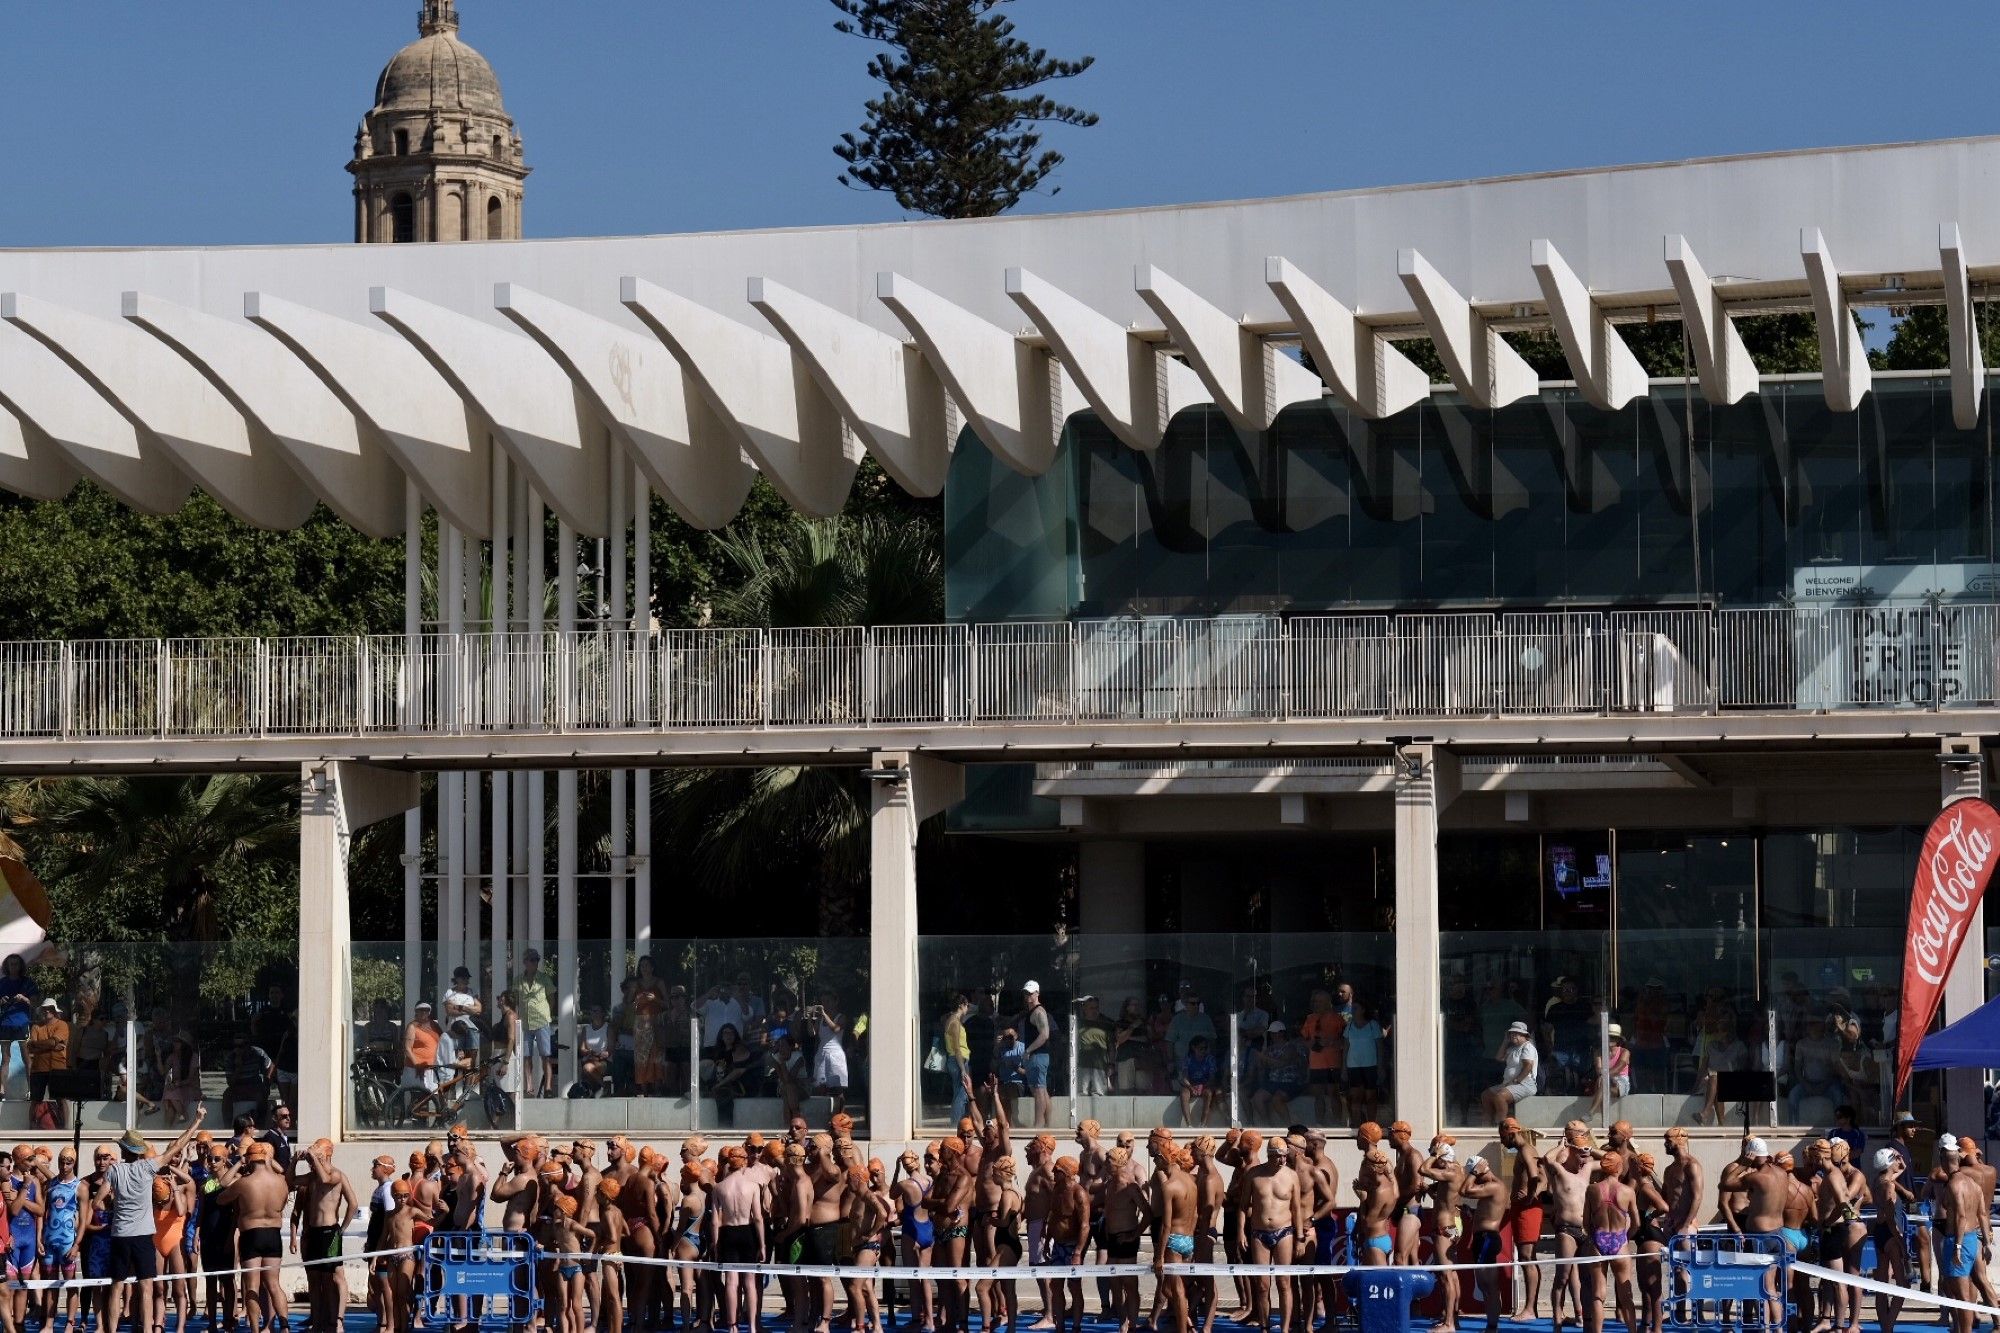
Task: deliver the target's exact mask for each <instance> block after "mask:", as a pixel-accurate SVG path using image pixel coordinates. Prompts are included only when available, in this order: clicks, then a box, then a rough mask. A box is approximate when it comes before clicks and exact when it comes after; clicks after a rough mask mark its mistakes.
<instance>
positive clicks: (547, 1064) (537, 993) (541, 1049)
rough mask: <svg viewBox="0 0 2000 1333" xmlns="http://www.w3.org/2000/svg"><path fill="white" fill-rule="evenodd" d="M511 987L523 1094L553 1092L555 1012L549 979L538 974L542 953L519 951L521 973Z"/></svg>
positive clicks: (542, 1094) (529, 1095)
mask: <svg viewBox="0 0 2000 1333" xmlns="http://www.w3.org/2000/svg"><path fill="white" fill-rule="evenodd" d="M509 989H511V990H512V991H513V992H514V1000H515V1003H516V1004H518V1005H519V1006H520V1017H521V1046H522V1050H523V1053H524V1057H525V1058H524V1060H523V1064H524V1068H523V1069H522V1071H521V1072H522V1074H523V1076H524V1077H523V1080H522V1083H521V1095H522V1096H523V1097H553V1096H555V1095H556V1016H555V1006H554V1004H553V1003H552V1002H551V997H550V995H549V983H548V982H547V981H546V980H545V979H544V978H543V976H542V956H541V954H539V953H537V952H536V951H535V950H533V949H530V950H528V951H527V952H526V953H524V954H522V955H521V975H520V976H519V977H517V978H516V979H515V981H514V984H513V986H511V987H510V988H509Z"/></svg>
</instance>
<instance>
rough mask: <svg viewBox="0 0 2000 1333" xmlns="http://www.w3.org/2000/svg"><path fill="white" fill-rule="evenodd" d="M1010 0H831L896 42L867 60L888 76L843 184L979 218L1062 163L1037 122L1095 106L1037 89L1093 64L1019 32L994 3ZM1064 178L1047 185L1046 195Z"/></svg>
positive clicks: (874, 72) (859, 27) (854, 29)
mask: <svg viewBox="0 0 2000 1333" xmlns="http://www.w3.org/2000/svg"><path fill="white" fill-rule="evenodd" d="M1008 2H1009V0H832V3H833V6H834V8H836V9H838V10H839V11H840V12H841V13H842V14H844V15H845V16H846V17H845V18H842V19H840V20H839V21H837V22H836V23H835V24H834V25H833V26H834V27H835V28H836V29H838V30H839V31H841V32H844V33H847V34H848V35H850V36H854V37H860V38H863V39H865V40H867V41H871V42H879V43H881V44H882V45H883V46H886V47H887V48H889V49H888V50H886V51H883V52H881V53H879V54H877V55H876V56H875V57H874V58H873V59H871V60H870V61H869V62H868V73H869V74H870V76H872V77H873V78H874V79H876V80H877V81H878V82H880V83H881V84H882V86H883V89H884V91H883V93H882V95H881V96H880V97H877V98H874V99H872V100H870V101H869V103H868V105H867V112H868V117H867V119H866V120H865V121H864V122H863V123H862V126H861V129H860V132H859V133H858V134H843V135H841V136H840V142H839V143H838V144H835V145H834V149H833V151H834V154H835V156H837V157H839V158H840V160H841V161H843V162H845V163H847V170H845V171H843V172H841V174H840V182H841V184H843V185H846V186H849V187H850V188H853V189H864V190H885V191H888V192H889V193H891V194H893V195H895V197H896V202H897V203H899V204H901V205H902V206H903V207H904V208H906V209H908V210H910V211H911V212H912V213H922V214H925V215H927V216H929V217H939V218H982V217H992V216H994V215H995V214H998V213H1004V212H1006V211H1007V210H1008V209H1010V208H1012V207H1013V206H1014V205H1015V204H1017V203H1019V202H1020V201H1021V197H1022V196H1023V195H1026V194H1030V193H1033V192H1034V191H1035V190H1036V189H1038V188H1039V187H1040V186H1041V185H1042V183H1043V182H1044V181H1045V180H1047V179H1048V177H1049V174H1050V173H1051V172H1053V171H1054V170H1055V169H1056V168H1057V167H1058V166H1060V165H1061V164H1062V161H1063V155H1062V154H1061V153H1059V152H1056V151H1055V150H1054V149H1044V148H1043V147H1042V134H1041V130H1040V129H1039V128H1038V127H1039V126H1042V125H1046V124H1059V125H1075V126H1089V125H1095V124H1096V123H1097V116H1096V115H1095V114H1094V113H1092V112H1088V111H1081V110H1078V109H1077V108H1076V107H1073V106H1068V105H1065V104H1063V103H1060V102H1057V101H1055V100H1054V99H1053V98H1050V97H1047V96H1045V95H1043V94H1041V93H1038V92H1035V91H1034V90H1035V89H1037V88H1039V87H1040V86H1041V85H1043V84H1045V83H1048V82H1050V81H1051V80H1055V79H1069V78H1074V77H1076V76H1077V75H1079V74H1081V73H1083V72H1084V71H1085V70H1087V69H1089V68H1090V66H1091V64H1092V63H1093V62H1094V59H1095V57H1092V56H1085V57H1083V58H1082V59H1081V60H1059V59H1056V58H1054V57H1052V56H1050V55H1049V53H1048V52H1047V51H1044V50H1041V49H1040V48H1037V47H1031V46H1029V45H1028V44H1027V43H1026V42H1024V41H1022V40H1021V39H1020V38H1018V37H1016V36H1015V35H1014V25H1013V23H1012V21H1010V20H1009V19H1007V18H1006V17H1005V16H1004V15H1002V14H998V13H995V12H994V11H995V10H996V9H997V8H998V7H999V6H1001V5H1003V4H1006V3H1008ZM1056 189H1057V187H1054V186H1051V187H1050V189H1049V193H1050V194H1054V193H1056Z"/></svg>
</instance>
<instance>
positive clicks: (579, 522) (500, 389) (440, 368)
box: [368, 287, 609, 537]
mask: <svg viewBox="0 0 2000 1333" xmlns="http://www.w3.org/2000/svg"><path fill="white" fill-rule="evenodd" d="M368 308H369V311H370V312H371V313H372V314H374V315H375V317H376V318H377V319H380V320H381V321H382V322H383V323H385V324H387V325H389V327H391V328H393V329H395V330H396V331H397V332H399V333H401V334H402V335H403V336H404V337H405V338H407V339H409V341H410V345H411V346H412V347H415V348H416V349H417V350H418V351H419V352H421V353H423V356H424V359H425V360H427V361H429V362H430V364H431V368H432V369H434V370H436V371H437V373H438V374H439V375H441V376H443V377H444V379H445V382H446V383H448V384H450V385H451V387H452V389H453V390H454V391H455V392H456V393H457V394H458V396H459V397H461V398H463V399H464V400H465V401H466V402H468V403H470V404H471V405H472V406H473V407H474V408H475V409H476V410H477V411H478V412H479V414H480V416H482V417H484V418H485V419H486V421H487V422H489V423H490V424H491V425H492V427H493V434H494V438H495V440H496V441H497V442H498V443H499V444H500V446H501V447H502V448H503V449H505V450H506V451H507V453H508V456H509V457H511V458H513V459H514V461H516V462H518V463H519V464H520V465H521V467H522V468H523V469H524V470H525V471H526V473H527V475H528V476H529V477H530V478H531V479H533V481H534V485H535V489H536V490H537V491H539V492H540V493H541V496H542V499H543V500H544V501H546V502H547V504H548V506H549V508H551V509H553V510H555V511H556V515H557V517H559V518H561V519H562V520H563V522H565V523H567V524H569V525H570V526H571V527H573V528H575V529H576V530H577V531H578V532H579V533H581V534H583V535H584V536H586V537H601V536H603V535H604V534H605V533H606V532H608V531H609V527H608V524H607V518H606V515H607V511H606V508H605V496H604V486H603V479H604V468H605V461H604V460H605V439H604V436H605V432H604V429H603V424H602V423H601V422H599V421H598V420H597V414H596V413H595V412H594V411H593V410H592V409H591V407H590V404H589V402H588V400H587V399H586V398H585V397H584V396H583V394H582V393H581V392H580V391H579V390H578V389H577V387H576V385H575V384H574V383H573V382H572V381H571V380H570V377H569V376H568V375H566V374H564V373H563V369H562V367H560V366H558V365H557V364H556V363H555V362H554V361H552V360H550V359H549V356H548V354H547V353H546V352H544V351H543V350H542V349H541V346H540V345H539V344H537V343H536V342H535V341H534V340H533V339H532V338H524V337H519V336H516V335H515V334H511V333H507V332H505V331H504V330H502V329H498V328H495V327H494V326H493V325H491V324H487V323H484V322H482V321H480V320H477V319H474V318H473V317H472V316H470V315H461V314H459V313H458V312H457V311H455V310H447V309H445V308H444V307H443V306H438V305H432V304H431V303H430V302H429V301H421V300H418V299H417V298H416V297H414V296H411V295H409V294H408V293H406V292H400V291H397V290H395V289H394V288H390V287H375V288H371V289H370V290H369V293H368Z"/></svg>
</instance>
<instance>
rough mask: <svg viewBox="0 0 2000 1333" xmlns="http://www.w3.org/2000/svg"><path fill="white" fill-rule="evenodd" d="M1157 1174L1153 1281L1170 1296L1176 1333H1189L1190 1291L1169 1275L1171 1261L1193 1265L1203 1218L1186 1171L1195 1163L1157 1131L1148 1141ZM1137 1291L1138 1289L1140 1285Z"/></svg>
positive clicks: (1151, 1210) (1153, 1203) (1153, 1206)
mask: <svg viewBox="0 0 2000 1333" xmlns="http://www.w3.org/2000/svg"><path fill="white" fill-rule="evenodd" d="M1147 1147H1148V1148H1149V1149H1151V1151H1152V1154H1153V1162H1154V1166H1155V1168H1156V1169H1155V1170H1154V1173H1153V1180H1152V1199H1151V1201H1150V1204H1149V1207H1148V1210H1147V1211H1148V1212H1149V1213H1150V1214H1151V1215H1152V1216H1153V1217H1154V1218H1155V1219H1157V1220H1158V1222H1159V1223H1160V1227H1161V1231H1160V1243H1159V1245H1158V1246H1157V1247H1156V1248H1155V1249H1154V1251H1153V1280H1154V1281H1155V1282H1157V1283H1158V1284H1159V1288H1160V1290H1162V1291H1164V1292H1165V1293H1166V1295H1167V1313H1168V1314H1169V1315H1170V1316H1171V1317H1172V1318H1173V1328H1174V1333H1188V1301H1187V1288H1186V1286H1185V1285H1184V1283H1183V1281H1182V1279H1181V1276H1180V1274H1178V1273H1169V1272H1168V1271H1167V1264H1168V1262H1169V1261H1171V1262H1173V1263H1176V1264H1185V1263H1192V1262H1193V1261H1194V1237H1195V1231H1196V1230H1197V1227H1198V1223H1197V1219H1198V1218H1199V1217H1200V1215H1201V1199H1200V1191H1199V1189H1198V1188H1197V1187H1196V1184H1195V1179H1194V1177H1193V1176H1192V1175H1190V1174H1188V1171H1187V1169H1186V1168H1187V1167H1188V1166H1189V1165H1192V1163H1193V1161H1194V1157H1193V1154H1192V1153H1190V1152H1188V1150H1187V1149H1185V1148H1177V1147H1175V1146H1174V1140H1173V1136H1172V1135H1171V1134H1169V1133H1168V1132H1167V1131H1166V1130H1164V1129H1156V1130H1154V1131H1153V1133H1152V1136H1151V1137H1150V1138H1149V1139H1148V1140H1147ZM1133 1285H1134V1287H1135V1289H1136V1287H1137V1283H1136V1282H1135V1283H1134V1284H1133Z"/></svg>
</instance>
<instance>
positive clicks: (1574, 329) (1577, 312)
mask: <svg viewBox="0 0 2000 1333" xmlns="http://www.w3.org/2000/svg"><path fill="white" fill-rule="evenodd" d="M1528 263H1529V266H1530V267H1532V268H1533V269H1534V270H1535V281H1536V282H1538V283H1540V284H1541V288H1542V299H1543V301H1545V302H1546V303H1547V304H1548V307H1549V316H1550V319H1551V320H1552V321H1553V322H1554V324H1555V326H1556V337H1557V338H1558V339H1559V340H1560V341H1561V342H1562V349H1563V356H1564V358H1565V359H1567V360H1568V361H1569V368H1570V373H1571V374H1572V375H1574V376H1575V377H1576V387H1577V388H1578V389H1579V390H1580V391H1581V392H1582V393H1583V396H1584V398H1585V399H1586V400H1587V401H1588V402H1589V403H1590V405H1591V406H1592V407H1596V408H1601V409H1602V410H1604V411H1606V412H1616V411H1617V410H1618V409H1619V408H1621V407H1623V406H1625V404H1627V403H1629V402H1631V401H1632V400H1633V399H1634V398H1639V397H1642V396H1644V394H1645V393H1646V391H1647V384H1646V370H1645V367H1643V366H1641V365H1640V364H1639V358H1638V357H1636V356H1634V355H1632V349H1631V348H1630V347H1628V346H1626V344H1625V339H1624V338H1623V337H1621V336H1620V335H1619V333H1618V330H1617V329H1616V328H1614V327H1613V326H1612V323H1611V321H1610V320H1609V319H1607V318H1606V317H1605V314H1604V311H1603V310H1602V309H1601V308H1600V307H1599V306H1598V304H1597V302H1596V300H1595V299H1594V298H1593V297H1592V296H1591V294H1590V289H1589V288H1587V287H1585V286H1584V285H1583V279H1581V278H1579V277H1577V276H1576V271H1575V270H1574V269H1572V268H1571V267H1570V266H1569V264H1568V262H1567V261H1565V260H1564V259H1563V257H1562V255H1561V253H1560V252H1558V251H1557V249H1556V248H1555V246H1554V245H1552V244H1550V243H1549V242H1548V241H1535V242H1533V243H1532V244H1531V245H1530V246H1529V248H1528Z"/></svg>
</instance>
